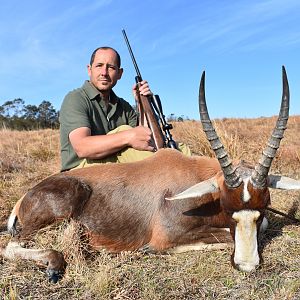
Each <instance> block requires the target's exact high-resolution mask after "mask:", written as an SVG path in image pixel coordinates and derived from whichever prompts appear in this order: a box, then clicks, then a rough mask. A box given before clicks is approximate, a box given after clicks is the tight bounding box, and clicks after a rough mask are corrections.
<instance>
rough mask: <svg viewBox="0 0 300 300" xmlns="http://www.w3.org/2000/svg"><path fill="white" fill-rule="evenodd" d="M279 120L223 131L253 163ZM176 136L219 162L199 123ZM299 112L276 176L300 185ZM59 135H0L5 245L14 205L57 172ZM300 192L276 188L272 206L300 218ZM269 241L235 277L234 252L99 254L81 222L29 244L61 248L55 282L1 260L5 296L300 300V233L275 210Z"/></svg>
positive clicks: (239, 155) (231, 148)
mask: <svg viewBox="0 0 300 300" xmlns="http://www.w3.org/2000/svg"><path fill="white" fill-rule="evenodd" d="M274 121H275V120H274V118H259V119H252V120H251V119H249V120H243V119H222V120H216V121H215V122H214V124H215V126H216V130H217V132H218V134H219V136H220V138H221V139H222V141H223V143H224V146H225V148H226V149H227V150H228V153H229V155H230V157H231V158H232V159H245V160H247V161H250V162H252V163H256V162H257V161H258V159H259V157H260V155H261V151H262V149H263V147H264V146H265V144H266V142H267V140H268V138H269V136H270V133H271V131H272V128H273V125H274ZM173 125H174V130H173V131H172V133H173V136H174V138H175V139H176V140H181V141H183V142H185V143H186V144H188V145H189V146H190V148H191V150H192V152H193V153H194V154H197V155H208V156H214V154H213V153H212V151H211V149H210V146H209V144H208V142H207V140H206V138H205V136H204V133H203V132H202V129H201V124H200V123H199V122H196V121H187V122H178V123H174V124H173ZM299 132H300V116H294V117H291V118H290V120H289V125H288V129H287V130H286V133H285V138H284V139H283V141H282V145H281V147H280V149H279V151H278V153H277V155H276V158H275V159H274V163H273V165H272V172H274V173H283V174H284V175H287V176H291V177H293V178H296V179H300V172H299V170H300V159H299V157H300V136H299ZM58 137H59V134H58V131H57V130H40V131H28V132H25V131H23V132H18V131H10V130H7V129H3V130H1V131H0V179H1V181H0V208H1V209H0V222H1V223H0V224H1V225H0V227H1V228H2V230H1V231H2V234H1V236H0V242H2V243H6V242H7V241H8V240H9V236H8V235H7V234H6V233H5V232H4V231H5V223H6V220H7V217H8V215H9V213H10V211H11V209H12V207H13V205H14V204H15V202H16V201H17V200H18V199H19V198H20V197H21V196H22V195H23V194H24V193H25V192H26V191H27V190H28V189H29V188H30V187H32V186H34V185H35V184H36V183H37V182H39V181H40V180H42V179H43V178H45V177H47V176H49V175H51V174H52V173H55V172H58V171H59V169H60V159H59V138H58ZM299 194H300V193H299V192H295V191H289V192H282V191H272V206H273V207H275V208H278V209H280V210H282V211H284V212H286V213H289V214H291V215H294V216H296V217H298V218H299V217H300V209H299V204H300V196H299ZM269 220H270V227H269V229H268V230H267V233H266V234H265V236H264V237H263V240H262V248H263V256H264V264H263V266H262V268H261V269H259V270H258V271H256V272H255V273H250V274H246V273H242V272H238V271H235V270H234V269H233V268H232V267H231V265H230V262H229V260H230V254H231V250H230V249H228V250H222V251H214V252H205V251H202V252H191V253H184V254H179V255H145V254H142V253H139V252H124V253H120V254H114V255H112V254H109V253H107V252H106V251H100V252H94V251H93V250H92V249H90V248H89V246H88V245H87V243H85V242H84V241H82V236H83V234H82V233H83V232H82V228H81V226H80V224H78V223H76V222H74V221H72V222H66V221H65V222H63V223H62V224H59V225H57V226H51V227H48V228H45V229H43V230H41V231H40V232H39V234H37V235H36V237H35V239H34V240H33V241H32V242H30V243H29V244H28V245H27V246H29V247H39V248H48V247H51V248H55V249H57V250H60V251H63V252H64V255H65V258H66V260H67V263H68V267H67V270H66V274H65V276H64V277H63V279H62V280H61V281H60V282H59V283H58V284H56V285H54V284H50V283H48V282H47V280H46V276H45V274H44V271H43V269H42V268H41V267H40V266H36V264H34V263H31V262H28V261H27V262H25V261H19V260H17V261H6V260H2V261H0V263H1V268H0V299H58V298H59V299H153V300H156V299H300V270H299V266H300V227H299V225H296V224H293V223H291V221H289V220H287V219H284V218H282V217H280V216H276V215H273V214H269Z"/></svg>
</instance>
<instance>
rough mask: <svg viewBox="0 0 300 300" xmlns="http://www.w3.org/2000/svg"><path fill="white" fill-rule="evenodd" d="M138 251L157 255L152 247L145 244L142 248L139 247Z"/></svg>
mask: <svg viewBox="0 0 300 300" xmlns="http://www.w3.org/2000/svg"><path fill="white" fill-rule="evenodd" d="M139 251H141V252H143V253H145V254H155V253H157V251H156V250H155V249H154V248H153V247H152V246H150V245H149V244H146V245H144V246H143V247H141V248H140V249H139Z"/></svg>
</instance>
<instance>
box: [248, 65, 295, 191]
mask: <svg viewBox="0 0 300 300" xmlns="http://www.w3.org/2000/svg"><path fill="white" fill-rule="evenodd" d="M282 86H283V87H282V99H281V107H280V112H279V116H278V119H277V122H276V126H275V128H274V129H273V132H272V134H271V137H270V139H269V141H268V143H267V146H266V148H265V149H264V150H263V153H262V156H261V158H260V160H259V162H258V164H257V165H256V166H255V170H254V171H253V173H252V175H251V182H252V184H253V185H254V186H255V187H257V188H263V187H265V186H266V184H267V177H268V173H269V170H270V167H271V164H272V160H273V158H274V157H275V155H276V151H277V149H278V148H279V145H280V141H281V139H282V138H283V134H284V131H285V129H286V124H287V121H288V118H289V107H290V91H289V83H288V79H287V75H286V71H285V67H284V66H282Z"/></svg>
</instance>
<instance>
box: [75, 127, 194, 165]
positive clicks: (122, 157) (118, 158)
mask: <svg viewBox="0 0 300 300" xmlns="http://www.w3.org/2000/svg"><path fill="white" fill-rule="evenodd" d="M130 128H132V127H130V126H129V125H122V126H119V127H117V128H116V129H114V130H112V131H110V132H108V133H107V134H112V133H117V132H119V131H125V130H128V129H130ZM178 149H179V151H180V152H182V153H183V154H184V155H186V156H191V150H190V149H189V147H188V146H187V145H185V144H183V143H178ZM153 154H154V152H150V151H140V150H136V149H133V148H130V147H127V148H124V149H123V150H121V151H119V152H117V153H115V154H113V155H110V156H109V157H107V158H103V159H86V158H85V159H83V160H82V162H81V163H80V164H79V165H78V166H77V167H75V169H79V168H85V167H89V166H92V165H95V164H99V163H102V164H105V163H126V162H135V161H139V160H143V159H145V158H147V157H150V156H152V155H153Z"/></svg>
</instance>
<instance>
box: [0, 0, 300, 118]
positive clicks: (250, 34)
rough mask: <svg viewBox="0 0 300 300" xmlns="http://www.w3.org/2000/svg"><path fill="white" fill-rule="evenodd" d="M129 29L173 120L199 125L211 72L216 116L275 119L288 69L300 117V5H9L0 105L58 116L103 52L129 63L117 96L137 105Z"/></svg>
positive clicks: (106, 1) (120, 0) (2, 26)
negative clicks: (39, 108)
mask: <svg viewBox="0 0 300 300" xmlns="http://www.w3.org/2000/svg"><path fill="white" fill-rule="evenodd" d="M123 28H124V29H125V30H126V32H127V35H128V38H129V40H130V42H131V46H132V49H133V51H134V54H135V57H136V60H137V62H138V65H139V68H140V71H141V73H142V76H143V78H144V79H147V80H148V81H149V83H150V86H151V89H152V91H153V92H154V93H156V94H159V95H160V98H161V100H162V102H163V107H164V112H165V114H166V115H169V114H171V113H174V114H175V115H177V116H181V115H182V116H187V117H189V118H191V119H199V115H198V104H197V101H198V86H199V79H200V76H201V73H202V71H203V70H205V71H206V98H207V103H208V109H209V112H210V116H211V117H212V118H223V117H241V118H245V117H247V118H248V117H249V118H252V117H260V116H272V115H276V114H277V113H278V111H279V106H280V99H281V93H282V79H281V66H282V65H285V66H286V70H287V74H288V78H289V83H290V91H291V109H290V113H291V114H293V115H295V114H296V115H299V114H300V54H299V53H300V1H298V0H285V1H282V0H280V1H275V0H274V1H257V0H251V1H243V0H239V1H235V0H232V1H214V0H210V1H206V0H205V1H200V0H199V1H196V0H193V1H190V0H173V1H172V0H170V1H157V0H152V1H149V0H143V1H133V0H128V1H127V0H98V1H95V0H77V1H76V0H73V1H69V0H65V1H62V0H52V1H49V0H47V1H46V0H35V1H34V0H24V1H17V0H2V1H1V10H0V105H1V104H3V103H4V102H5V101H7V100H13V99H15V98H22V99H24V100H25V102H26V104H39V103H40V102H41V101H43V100H48V101H50V102H51V103H53V105H54V106H55V108H56V109H59V108H60V105H61V102H62V100H63V98H64V96H65V95H66V93H67V92H69V91H70V90H72V89H75V88H77V87H80V86H81V85H82V84H83V81H84V80H85V79H88V76H87V72H86V65H87V63H88V61H89V58H90V54H91V52H92V51H93V50H94V49H95V48H96V47H98V46H104V45H108V46H112V47H114V48H116V49H117V50H118V51H119V53H120V55H121V57H122V66H123V68H124V75H123V78H122V79H121V81H119V83H118V85H117V86H116V87H115V91H116V93H117V94H118V95H119V96H121V97H123V98H125V99H126V100H128V101H129V102H130V103H132V104H133V103H134V100H133V97H132V95H131V87H132V85H133V83H134V77H135V71H134V68H133V66H132V63H131V60H130V56H129V54H128V51H127V48H126V44H125V42H124V39H123V36H122V32H121V30H122V29H123Z"/></svg>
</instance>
